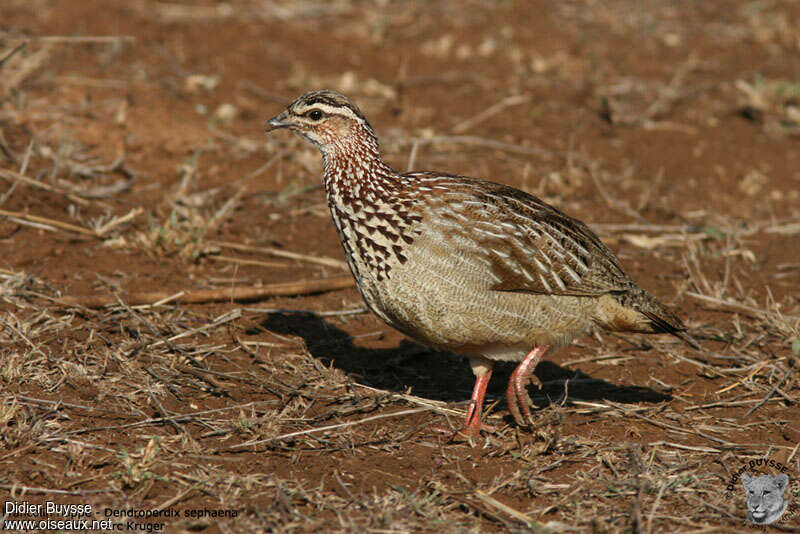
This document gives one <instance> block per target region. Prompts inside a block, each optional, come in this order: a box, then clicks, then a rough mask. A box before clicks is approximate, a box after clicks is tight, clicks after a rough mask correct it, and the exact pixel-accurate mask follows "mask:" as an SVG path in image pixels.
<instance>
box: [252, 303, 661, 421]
mask: <svg viewBox="0 0 800 534" xmlns="http://www.w3.org/2000/svg"><path fill="white" fill-rule="evenodd" d="M261 326H262V327H263V328H265V329H267V330H269V331H270V332H274V333H276V334H281V335H294V336H300V337H302V338H303V340H304V341H305V344H306V346H307V348H308V350H309V352H310V353H311V356H312V357H314V358H317V359H319V360H320V361H321V362H322V363H324V364H326V365H330V364H333V366H334V367H335V368H337V369H340V370H341V371H343V372H345V373H347V375H348V376H350V377H351V378H353V379H354V380H356V381H357V382H359V383H361V384H364V385H366V386H370V387H374V388H378V389H383V390H387V391H392V392H397V393H401V392H402V393H406V392H409V390H410V392H411V393H412V394H413V395H417V396H419V397H424V398H428V399H434V400H441V401H445V402H457V401H465V400H468V399H469V397H470V394H471V392H472V386H473V383H474V380H475V377H474V376H473V374H472V372H471V370H470V367H469V365H468V363H467V360H466V358H465V357H463V356H458V355H454V354H451V353H446V352H437V351H435V350H432V349H430V348H427V347H424V346H422V345H418V344H416V343H413V342H411V341H409V340H407V339H404V340H403V341H402V342H401V343H400V344H399V345H398V346H396V347H392V348H369V347H361V346H358V345H357V344H356V343H354V338H353V337H352V336H351V335H350V334H348V333H347V332H345V331H344V330H342V329H340V328H338V327H337V326H334V325H333V324H331V323H330V322H328V321H325V320H324V318H322V317H320V316H318V315H316V314H313V313H305V312H286V313H272V314H270V315H268V316H267V318H266V319H265V320H264V321H263V322H262V323H261ZM253 333H255V332H253ZM515 365H516V364H515V363H506V362H499V363H498V364H497V365H495V370H494V373H493V378H492V381H491V382H490V384H489V389H488V395H489V397H492V396H496V397H500V396H501V395H504V393H505V386H506V384H507V382H508V378H509V376H510V374H511V371H513V370H514V366H515ZM535 374H536V376H537V377H538V378H539V379H540V380H541V381H542V382H543V383H544V388H543V389H542V391H541V392H540V395H534V396H533V398H534V400H535V403H536V405H537V406H539V407H542V406H543V403H542V398H544V399H545V402H544V405H547V404H549V402H553V401H555V400H556V399H559V398H560V397H561V396H562V394H563V393H564V383H563V381H564V380H567V379H569V380H570V382H569V396H568V399H569V400H570V401H573V400H578V399H580V400H584V401H593V400H594V401H597V400H602V399H605V400H610V401H614V402H619V403H636V402H646V403H659V402H664V401H668V400H670V399H671V398H672V396H671V395H669V394H665V393H662V392H659V391H656V390H653V389H651V388H648V387H643V386H620V385H616V384H612V383H610V382H607V381H605V380H601V379H592V377H590V376H587V375H585V374H583V373H581V372H580V371H574V370H570V369H566V368H564V367H561V366H560V365H558V364H556V363H553V362H550V361H547V360H545V361H542V362H541V363H540V364H539V366H538V367H537V368H536V373H535ZM534 391H535V390H532V391H531V392H532V393H533V392H534ZM548 399H549V400H548Z"/></svg>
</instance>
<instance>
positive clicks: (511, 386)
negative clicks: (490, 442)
mask: <svg viewBox="0 0 800 534" xmlns="http://www.w3.org/2000/svg"><path fill="white" fill-rule="evenodd" d="M549 348H550V347H549V346H548V345H543V346H537V347H533V349H532V350H531V351H530V352H529V353H528V355H527V356H526V357H525V359H524V360H522V362H521V363H520V364H519V365H518V366H517V368H516V369H514V372H513V373H511V378H509V380H508V388H506V402H507V403H508V409H509V411H510V412H511V415H512V416H514V421H516V422H517V424H518V425H520V426H533V417H532V416H531V409H530V407H531V406H533V401H532V400H531V397H530V395H528V390H527V386H528V383H529V382H532V383H533V384H534V385H536V387H537V388H539V389H542V382H541V380H539V378H538V377H537V376H536V375H534V374H533V371H534V370H535V369H536V365H537V364H538V363H539V360H541V359H542V356H544V353H545V352H547V349H549Z"/></svg>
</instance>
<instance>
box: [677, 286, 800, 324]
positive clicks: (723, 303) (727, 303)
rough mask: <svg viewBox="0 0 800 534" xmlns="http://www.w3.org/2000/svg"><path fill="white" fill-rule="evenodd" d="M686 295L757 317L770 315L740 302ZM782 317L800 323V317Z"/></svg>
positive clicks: (693, 293)
mask: <svg viewBox="0 0 800 534" xmlns="http://www.w3.org/2000/svg"><path fill="white" fill-rule="evenodd" d="M686 294H687V295H689V296H690V297H694V298H696V299H697V300H703V301H705V302H710V303H712V304H718V305H721V306H728V307H729V308H733V309H735V310H740V311H744V312H750V313H754V314H756V315H757V317H763V316H765V315H767V314H768V313H769V312H768V311H766V310H760V309H758V308H756V307H754V306H747V305H746V304H739V303H738V302H731V301H729V300H724V299H718V298H715V297H709V296H708V295H701V294H700V293H695V292H694V291H687V292H686ZM781 317H783V318H784V319H789V320H790V321H800V316H796V315H785V314H781Z"/></svg>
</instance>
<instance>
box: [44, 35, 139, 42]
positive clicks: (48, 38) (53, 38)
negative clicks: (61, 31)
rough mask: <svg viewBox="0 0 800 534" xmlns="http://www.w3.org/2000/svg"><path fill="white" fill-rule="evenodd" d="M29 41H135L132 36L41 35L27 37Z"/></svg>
mask: <svg viewBox="0 0 800 534" xmlns="http://www.w3.org/2000/svg"><path fill="white" fill-rule="evenodd" d="M28 40H29V41H33V42H39V43H70V44H74V43H116V42H117V41H135V40H136V37H134V36H133V35H43V36H41V37H29V38H28Z"/></svg>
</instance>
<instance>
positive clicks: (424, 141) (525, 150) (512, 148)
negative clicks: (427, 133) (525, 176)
mask: <svg viewBox="0 0 800 534" xmlns="http://www.w3.org/2000/svg"><path fill="white" fill-rule="evenodd" d="M393 142H394V143H397V144H399V145H413V144H415V143H418V144H420V145H430V144H435V143H453V144H457V145H473V146H482V147H486V148H494V149H496V150H503V151H505V152H516V153H517V154H530V155H534V156H539V157H540V158H542V159H544V160H548V159H550V158H552V157H553V154H551V153H550V152H549V151H547V150H544V149H541V148H536V147H529V146H523V145H515V144H513V143H504V142H502V141H495V140H494V139H486V138H485V137H477V136H474V135H434V136H431V137H402V138H395V139H393Z"/></svg>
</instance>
